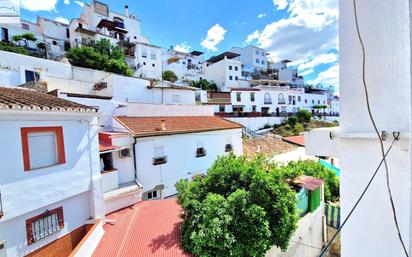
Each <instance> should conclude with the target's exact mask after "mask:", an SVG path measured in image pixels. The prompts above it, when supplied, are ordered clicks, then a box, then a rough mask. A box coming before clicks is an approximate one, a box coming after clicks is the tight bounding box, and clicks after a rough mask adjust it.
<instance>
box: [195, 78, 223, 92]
mask: <svg viewBox="0 0 412 257" xmlns="http://www.w3.org/2000/svg"><path fill="white" fill-rule="evenodd" d="M189 83H190V85H191V86H192V87H197V88H200V89H202V90H207V91H213V92H216V91H217V85H216V83H211V82H209V81H207V80H206V79H200V80H199V81H194V80H192V81H190V82H189Z"/></svg>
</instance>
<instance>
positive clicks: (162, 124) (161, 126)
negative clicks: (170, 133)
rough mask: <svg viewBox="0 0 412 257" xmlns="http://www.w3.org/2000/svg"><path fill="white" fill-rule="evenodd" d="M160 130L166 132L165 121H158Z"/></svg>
mask: <svg viewBox="0 0 412 257" xmlns="http://www.w3.org/2000/svg"><path fill="white" fill-rule="evenodd" d="M160 130H166V120H160Z"/></svg>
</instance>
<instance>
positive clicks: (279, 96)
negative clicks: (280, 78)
mask: <svg viewBox="0 0 412 257" xmlns="http://www.w3.org/2000/svg"><path fill="white" fill-rule="evenodd" d="M285 103H286V101H285V96H284V95H283V93H280V94H279V95H278V104H285Z"/></svg>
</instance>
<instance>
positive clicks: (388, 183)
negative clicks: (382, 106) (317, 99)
mask: <svg viewBox="0 0 412 257" xmlns="http://www.w3.org/2000/svg"><path fill="white" fill-rule="evenodd" d="M353 10H354V15H355V25H356V32H357V35H358V39H359V43H360V45H361V49H362V83H363V88H364V91H365V100H366V107H367V110H368V115H369V118H370V120H371V122H372V125H373V129H374V130H375V133H376V135H377V136H378V139H379V145H380V150H381V154H382V159H383V162H384V164H385V175H386V188H387V190H388V194H389V200H390V204H391V209H392V214H393V221H394V223H395V227H396V230H397V232H398V237H399V241H400V243H401V245H402V248H403V251H404V253H405V256H407V257H409V254H408V251H407V250H406V246H405V243H404V242H403V239H402V235H401V231H400V228H399V223H398V218H397V215H396V208H395V203H394V201H393V196H392V190H391V185H390V178H389V167H388V163H387V161H386V157H385V148H384V146H383V139H382V136H383V135H382V136H381V134H380V133H379V130H378V127H377V125H376V122H375V119H374V117H373V114H372V111H371V107H370V102H369V92H368V87H367V84H366V74H365V73H366V51H365V45H364V42H363V39H362V35H361V32H360V28H359V21H358V13H357V7H356V0H353Z"/></svg>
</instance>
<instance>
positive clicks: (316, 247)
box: [291, 240, 322, 250]
mask: <svg viewBox="0 0 412 257" xmlns="http://www.w3.org/2000/svg"><path fill="white" fill-rule="evenodd" d="M291 242H292V243H295V244H298V245H303V246H306V247H309V248H313V249H317V250H322V248H321V247H318V246H314V245H308V244H305V243H301V242H298V241H294V240H291Z"/></svg>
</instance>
